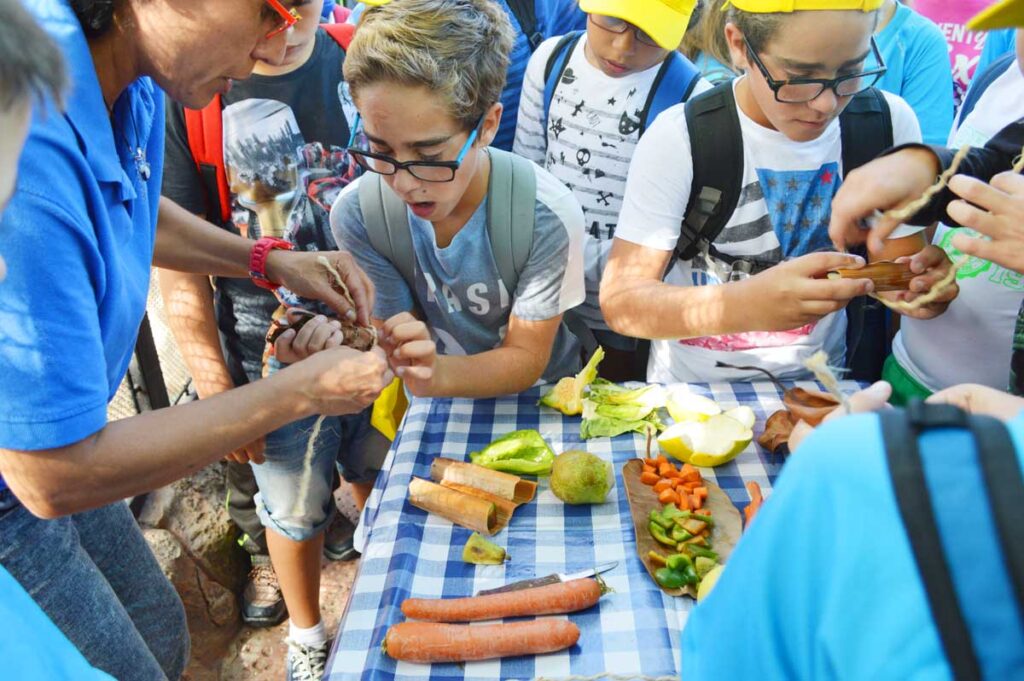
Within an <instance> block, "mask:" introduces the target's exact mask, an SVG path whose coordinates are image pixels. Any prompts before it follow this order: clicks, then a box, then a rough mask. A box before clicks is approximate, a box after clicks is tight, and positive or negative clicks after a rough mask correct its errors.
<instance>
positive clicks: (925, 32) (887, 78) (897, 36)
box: [864, 3, 954, 144]
mask: <svg viewBox="0 0 1024 681" xmlns="http://www.w3.org/2000/svg"><path fill="white" fill-rule="evenodd" d="M875 42H876V43H877V44H878V51H879V52H881V54H882V60H883V61H884V62H885V66H886V69H887V70H886V72H885V75H883V76H882V78H881V80H879V81H878V83H876V84H875V86H876V87H878V88H879V89H881V90H885V91H886V92H891V93H893V94H894V95H899V96H900V97H902V98H903V99H904V100H906V102H907V104H909V105H910V108H912V109H913V110H914V113H915V114H916V115H917V120H918V122H919V123H920V124H921V137H922V139H923V141H924V143H925V144H945V143H946V138H947V137H949V129H950V128H951V127H952V126H953V106H954V105H953V74H952V72H951V71H950V70H949V49H948V48H947V46H946V38H945V37H944V36H943V35H942V31H941V30H939V27H938V26H936V25H935V24H934V23H933V22H932V20H931V19H928V18H927V17H924V16H921V15H920V14H918V13H917V12H915V11H914V10H912V9H910V8H909V7H907V6H905V5H902V4H899V3H897V5H896V12H895V14H893V17H892V19H891V20H890V21H889V23H888V24H887V25H886V27H885V28H883V29H882V31H881V32H880V33H878V35H876V36H875ZM876 67H877V62H876V61H875V59H874V56H869V57H868V59H867V60H866V61H865V63H864V68H865V70H868V69H872V68H876Z"/></svg>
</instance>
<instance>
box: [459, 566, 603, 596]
mask: <svg viewBox="0 0 1024 681" xmlns="http://www.w3.org/2000/svg"><path fill="white" fill-rule="evenodd" d="M618 564H619V563H618V561H611V562H609V563H601V564H600V565H596V566H595V567H592V568H587V569H586V570H580V571H579V572H572V573H569V574H564V573H559V572H556V573H555V574H552V575H548V576H546V577H534V578H533V579H521V580H519V581H518V582H510V583H509V584H506V585H505V586H499V587H497V588H494V589H484V590H483V591H477V592H476V595H477V596H487V595H488V594H500V593H506V592H509V591H522V590H523V589H533V588H536V587H538V586H547V585H548V584H558V583H559V582H571V581H572V580H574V579H583V578H584V577H594V576H597V575H600V574H603V573H605V572H608V571H609V570H614V569H615V568H616V567H617V566H618Z"/></svg>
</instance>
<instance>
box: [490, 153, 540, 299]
mask: <svg viewBox="0 0 1024 681" xmlns="http://www.w3.org/2000/svg"><path fill="white" fill-rule="evenodd" d="M487 152H488V153H489V154H490V157H491V179H490V187H489V193H488V197H487V234H488V236H489V237H490V240H491V251H492V252H493V253H494V262H495V264H496V265H497V266H498V274H499V276H501V280H502V282H503V283H504V284H505V289H506V290H507V291H508V293H509V295H510V296H513V295H515V292H516V287H517V286H518V284H519V275H520V274H522V273H523V270H524V269H525V268H526V262H527V260H529V258H530V250H531V249H532V248H533V228H534V224H535V221H536V215H537V213H536V205H537V175H536V173H534V170H533V163H531V162H530V161H528V160H527V159H525V158H523V157H522V156H517V155H515V154H510V153H509V152H507V151H502V150H500V149H495V148H493V147H491V148H489V149H488V150H487Z"/></svg>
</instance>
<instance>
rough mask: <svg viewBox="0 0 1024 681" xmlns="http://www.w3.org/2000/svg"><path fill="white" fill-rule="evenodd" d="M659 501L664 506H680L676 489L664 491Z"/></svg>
mask: <svg viewBox="0 0 1024 681" xmlns="http://www.w3.org/2000/svg"><path fill="white" fill-rule="evenodd" d="M658 501H659V502H660V503H662V504H678V503H679V495H678V494H676V491H675V490H674V489H671V488H669V489H666V490H662V491H661V494H659V495H658Z"/></svg>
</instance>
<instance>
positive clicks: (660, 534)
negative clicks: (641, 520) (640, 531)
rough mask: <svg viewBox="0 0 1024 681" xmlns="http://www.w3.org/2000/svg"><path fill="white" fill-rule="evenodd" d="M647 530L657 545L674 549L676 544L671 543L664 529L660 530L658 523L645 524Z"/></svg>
mask: <svg viewBox="0 0 1024 681" xmlns="http://www.w3.org/2000/svg"><path fill="white" fill-rule="evenodd" d="M647 529H648V531H649V532H650V533H651V536H652V537H654V540H655V541H656V542H658V543H659V544H664V545H665V546H671V547H673V548H674V547H675V545H676V542H674V541H672V539H671V538H670V537H669V536H668V535H667V534H665V530H664V528H662V526H661V525H659V524H658V523H656V522H654V521H653V520H652V521H651V522H649V523H647Z"/></svg>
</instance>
